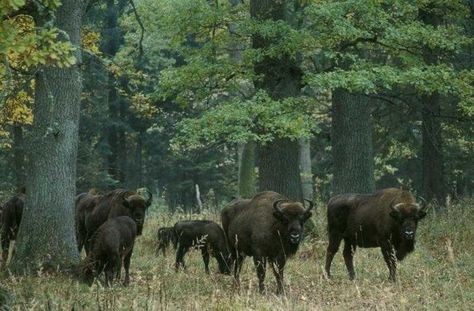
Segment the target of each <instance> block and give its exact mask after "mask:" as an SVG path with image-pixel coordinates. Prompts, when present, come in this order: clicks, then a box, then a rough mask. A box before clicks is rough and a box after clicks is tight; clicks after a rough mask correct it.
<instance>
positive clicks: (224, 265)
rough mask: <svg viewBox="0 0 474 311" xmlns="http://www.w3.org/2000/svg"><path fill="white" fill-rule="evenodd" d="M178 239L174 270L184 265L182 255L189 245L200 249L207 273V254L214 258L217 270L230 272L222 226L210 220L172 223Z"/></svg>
mask: <svg viewBox="0 0 474 311" xmlns="http://www.w3.org/2000/svg"><path fill="white" fill-rule="evenodd" d="M174 231H175V234H176V237H177V241H178V249H177V251H176V270H178V269H179V267H180V266H182V267H184V255H185V254H186V252H187V251H188V250H189V248H191V247H196V248H200V249H201V253H202V259H203V261H204V269H205V270H206V272H207V273H209V255H212V256H213V257H214V258H216V260H217V263H218V265H219V272H220V273H225V274H228V273H230V267H229V265H230V257H229V251H228V249H227V243H226V239H225V235H224V231H223V230H222V228H221V227H220V226H219V225H218V224H217V223H215V222H213V221H210V220H186V221H179V222H177V223H176V224H175V225H174Z"/></svg>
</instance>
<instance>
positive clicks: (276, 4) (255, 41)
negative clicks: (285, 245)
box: [250, 0, 303, 200]
mask: <svg viewBox="0 0 474 311" xmlns="http://www.w3.org/2000/svg"><path fill="white" fill-rule="evenodd" d="M288 3H289V1H269V0H252V1H250V14H251V16H252V18H254V19H257V20H266V19H271V20H275V21H277V20H287V21H288V19H289V18H290V16H289V15H290V14H291V13H292V12H290V11H289V10H288V5H287V4H288ZM271 44H272V42H270V41H268V39H266V38H263V37H261V36H258V35H254V37H253V38H252V45H253V47H254V48H259V49H265V48H268V47H270V46H271ZM255 73H256V74H257V75H260V76H261V77H262V78H261V79H259V80H257V81H255V87H256V88H257V89H263V90H265V91H266V92H267V93H268V94H269V95H270V96H271V98H272V99H274V100H281V99H284V98H285V97H294V96H298V95H299V94H300V90H301V83H302V72H301V70H300V68H299V66H298V64H297V63H296V61H295V60H294V59H293V58H291V57H290V56H289V55H279V56H278V57H275V58H271V57H268V56H267V57H264V58H263V59H262V60H261V61H260V62H258V63H256V64H255ZM259 147H260V148H259V152H258V162H259V188H260V190H273V191H276V192H279V193H281V194H283V195H285V196H287V197H288V198H290V199H293V200H302V198H303V193H302V186H301V178H300V170H299V144H298V141H291V140H289V139H287V138H277V139H275V140H274V141H272V142H269V143H267V144H265V145H263V146H259Z"/></svg>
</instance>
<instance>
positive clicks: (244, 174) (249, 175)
mask: <svg viewBox="0 0 474 311" xmlns="http://www.w3.org/2000/svg"><path fill="white" fill-rule="evenodd" d="M239 149H241V150H239V153H240V156H239V197H240V198H246V199H248V198H251V197H252V196H253V195H254V194H255V190H256V189H255V181H256V175H255V143H254V142H248V143H246V144H243V145H242V146H241V148H239Z"/></svg>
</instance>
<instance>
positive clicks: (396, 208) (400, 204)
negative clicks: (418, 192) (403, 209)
mask: <svg viewBox="0 0 474 311" xmlns="http://www.w3.org/2000/svg"><path fill="white" fill-rule="evenodd" d="M402 205H403V203H397V204H395V205H392V206H391V208H392V209H393V210H394V211H396V212H399V211H400V206H402Z"/></svg>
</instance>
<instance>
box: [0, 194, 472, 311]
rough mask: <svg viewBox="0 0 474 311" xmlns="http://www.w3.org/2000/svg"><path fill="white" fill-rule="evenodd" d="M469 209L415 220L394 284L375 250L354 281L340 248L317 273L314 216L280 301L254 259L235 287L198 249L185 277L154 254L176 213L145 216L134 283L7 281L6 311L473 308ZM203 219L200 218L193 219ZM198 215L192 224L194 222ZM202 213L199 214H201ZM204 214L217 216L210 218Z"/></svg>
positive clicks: (319, 257) (319, 249)
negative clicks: (263, 288) (411, 244)
mask: <svg viewBox="0 0 474 311" xmlns="http://www.w3.org/2000/svg"><path fill="white" fill-rule="evenodd" d="M470 206H471V203H469V202H464V203H462V204H460V205H458V206H454V207H452V208H451V209H450V210H449V211H448V212H446V213H445V214H443V215H434V214H433V213H431V215H429V216H428V217H427V219H426V220H425V221H423V223H421V224H420V227H419V232H418V240H417V246H416V250H415V252H414V253H413V254H411V255H409V256H408V257H407V259H406V260H404V261H403V262H402V263H401V264H400V265H399V271H398V282H397V283H396V284H392V283H390V282H389V281H388V269H387V268H386V266H385V263H384V261H383V258H382V256H381V254H380V251H379V250H378V249H358V250H357V253H356V256H355V266H356V272H357V276H356V278H357V279H356V281H354V282H351V281H349V280H348V278H347V274H346V270H345V266H344V263H343V260H342V254H341V252H340V253H338V254H337V255H336V258H335V260H334V263H333V269H332V271H333V279H332V280H327V279H326V278H325V275H324V273H323V265H324V256H325V248H326V243H327V239H326V235H325V227H326V225H325V216H324V211H323V210H322V209H320V210H319V211H318V213H317V214H316V215H315V216H314V220H315V222H316V225H317V228H318V230H319V234H317V235H316V236H317V237H316V238H313V239H312V240H307V241H305V242H304V243H303V245H302V247H301V249H300V251H299V252H298V253H297V255H296V256H295V258H293V259H291V260H290V261H289V262H288V264H287V267H286V270H285V289H286V295H285V296H282V297H277V296H275V295H274V294H273V293H274V292H275V290H276V286H275V279H274V277H273V274H272V272H271V269H268V271H267V280H266V284H267V293H266V294H265V295H260V294H258V290H257V278H256V275H255V272H254V268H253V263H252V260H251V259H250V258H247V260H246V262H245V264H244V269H243V273H242V286H241V288H240V291H237V290H236V289H235V288H234V287H233V282H232V278H231V277H229V276H224V275H220V274H218V273H216V271H217V265H216V262H215V261H213V262H212V266H211V271H213V272H212V273H211V275H206V274H205V273H204V268H203V263H202V260H201V257H200V252H197V251H195V252H191V253H190V254H189V255H188V256H187V257H186V260H187V265H188V269H187V271H186V272H179V273H175V271H174V269H173V264H174V257H173V254H172V253H171V252H169V254H168V256H167V257H163V256H159V257H157V256H156V255H155V251H154V249H155V241H154V235H155V233H156V231H157V229H158V227H159V226H162V225H170V224H172V223H174V222H175V221H176V220H177V219H178V217H177V216H175V217H167V216H162V215H161V216H158V217H150V218H149V219H147V224H146V228H145V232H144V236H142V237H140V238H139V239H138V242H137V246H136V249H135V252H134V254H133V257H132V266H131V285H130V286H129V287H127V288H125V287H122V286H121V285H115V286H114V287H112V288H103V287H102V286H100V284H98V283H95V284H94V285H93V286H92V287H89V286H87V285H85V284H82V283H80V282H78V281H76V280H72V279H70V278H68V277H66V276H57V275H54V276H40V277H11V276H10V277H4V278H2V279H0V281H1V283H2V284H3V286H4V287H6V289H7V290H8V291H9V292H10V298H11V300H10V303H9V307H10V308H11V309H12V310H64V309H69V310H71V309H74V310H82V309H86V310H130V309H134V310H175V309H180V310H247V309H255V310H348V309H374V310H414V309H422V310H447V309H453V310H473V309H474V258H473V254H474V243H473V239H474V216H473V214H472V212H473V209H472V208H471V207H470ZM199 217H200V218H202V217H203V216H199ZM199 217H196V218H199ZM204 217H206V216H204ZM206 218H213V219H216V218H217V215H207V217H206Z"/></svg>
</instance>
